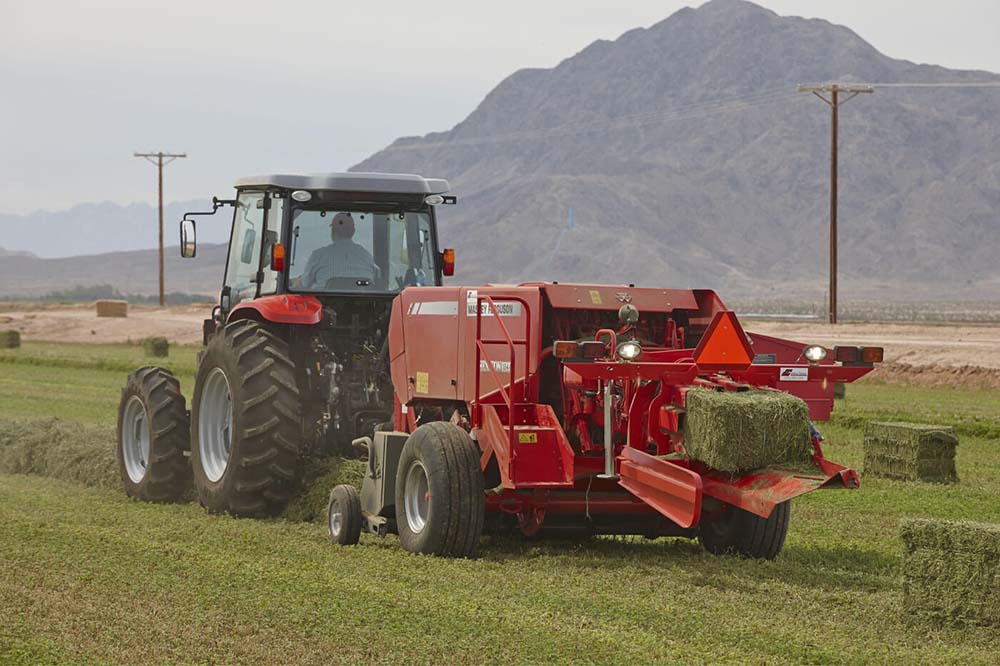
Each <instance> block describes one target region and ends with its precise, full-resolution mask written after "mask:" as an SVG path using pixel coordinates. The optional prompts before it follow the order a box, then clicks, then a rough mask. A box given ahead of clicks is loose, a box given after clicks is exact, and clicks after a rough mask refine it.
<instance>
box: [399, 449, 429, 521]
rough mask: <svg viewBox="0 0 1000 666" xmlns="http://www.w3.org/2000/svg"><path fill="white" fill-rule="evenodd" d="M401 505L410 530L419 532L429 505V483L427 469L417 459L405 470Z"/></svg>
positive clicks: (426, 515) (425, 519) (425, 518)
mask: <svg viewBox="0 0 1000 666" xmlns="http://www.w3.org/2000/svg"><path fill="white" fill-rule="evenodd" d="M403 506H404V508H405V509H406V523H407V525H408V526H409V528H410V531H411V532H413V533H414V534H417V533H419V532H420V531H421V530H423V529H424V526H425V525H426V524H427V517H428V514H429V513H430V507H431V492H430V485H429V484H428V482H427V470H426V469H424V465H423V463H422V462H420V461H419V460H414V461H413V463H412V464H411V465H410V469H408V470H407V471H406V482H405V485H404V486H403Z"/></svg>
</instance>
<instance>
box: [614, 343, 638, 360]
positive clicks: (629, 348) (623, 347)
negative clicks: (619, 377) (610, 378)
mask: <svg viewBox="0 0 1000 666" xmlns="http://www.w3.org/2000/svg"><path fill="white" fill-rule="evenodd" d="M615 352H616V353H617V354H618V358H620V359H621V360H623V361H634V360H635V359H637V358H639V354H641V353H642V345H640V344H639V343H638V342H636V341H635V340H626V341H625V342H623V343H621V344H620V345H618V349H617V350H615Z"/></svg>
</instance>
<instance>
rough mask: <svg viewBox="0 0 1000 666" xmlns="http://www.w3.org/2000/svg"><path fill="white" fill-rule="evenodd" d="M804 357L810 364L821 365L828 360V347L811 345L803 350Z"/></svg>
mask: <svg viewBox="0 0 1000 666" xmlns="http://www.w3.org/2000/svg"><path fill="white" fill-rule="evenodd" d="M802 355H803V356H805V357H806V359H807V360H808V361H809V362H810V363H819V362H820V361H822V360H823V359H824V358H826V347H824V346H822V345H809V346H808V347H806V348H805V349H803V350H802Z"/></svg>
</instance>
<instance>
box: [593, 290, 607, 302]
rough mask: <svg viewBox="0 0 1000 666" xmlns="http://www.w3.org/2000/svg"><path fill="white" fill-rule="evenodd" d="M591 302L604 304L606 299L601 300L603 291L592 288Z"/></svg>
mask: <svg viewBox="0 0 1000 666" xmlns="http://www.w3.org/2000/svg"><path fill="white" fill-rule="evenodd" d="M590 302H591V303H593V304H594V305H603V303H604V301H602V300H601V292H599V291H597V290H596V289H591V290H590Z"/></svg>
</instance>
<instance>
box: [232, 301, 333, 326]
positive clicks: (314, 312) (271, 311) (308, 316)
mask: <svg viewBox="0 0 1000 666" xmlns="http://www.w3.org/2000/svg"><path fill="white" fill-rule="evenodd" d="M322 318H323V304H322V303H320V302H319V299H317V298H316V297H315V296H298V295H295V294H276V295H274V296H264V297H261V298H257V299H254V300H252V301H244V302H243V303H240V304H239V305H237V306H236V307H234V308H233V309H232V310H230V311H229V317H228V318H227V320H226V321H227V323H232V322H234V321H238V320H240V319H262V320H263V321H270V322H274V323H276V324H301V325H305V326H311V325H313V324H318V323H319V322H320V320H321V319H322Z"/></svg>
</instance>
